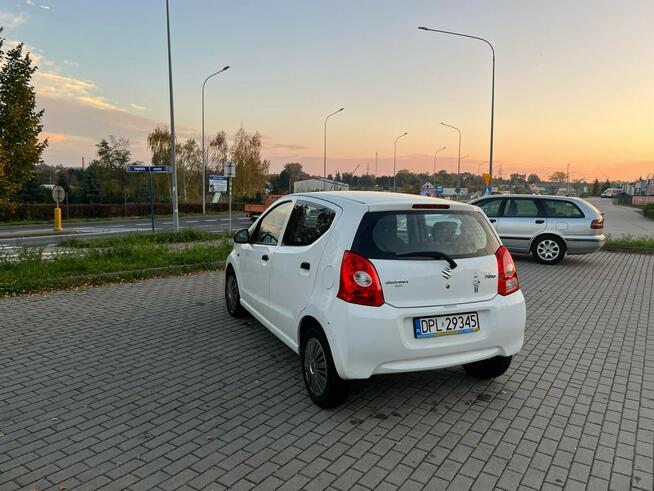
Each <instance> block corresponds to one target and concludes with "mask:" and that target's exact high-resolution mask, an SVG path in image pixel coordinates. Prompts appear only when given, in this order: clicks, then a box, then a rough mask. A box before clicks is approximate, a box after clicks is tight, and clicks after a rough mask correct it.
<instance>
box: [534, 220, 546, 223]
mask: <svg viewBox="0 0 654 491" xmlns="http://www.w3.org/2000/svg"><path fill="white" fill-rule="evenodd" d="M536 223H545V220H536Z"/></svg>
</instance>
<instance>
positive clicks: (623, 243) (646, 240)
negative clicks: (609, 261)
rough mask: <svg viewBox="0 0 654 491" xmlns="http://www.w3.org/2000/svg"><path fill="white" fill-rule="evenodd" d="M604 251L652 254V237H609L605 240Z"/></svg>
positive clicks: (653, 241) (653, 242)
mask: <svg viewBox="0 0 654 491" xmlns="http://www.w3.org/2000/svg"><path fill="white" fill-rule="evenodd" d="M604 250H605V251H615V252H635V253H644V254H654V237H637V236H633V235H623V236H620V237H611V236H609V237H608V239H607V240H606V245H605V246H604Z"/></svg>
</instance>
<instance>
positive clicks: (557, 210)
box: [543, 199, 584, 218]
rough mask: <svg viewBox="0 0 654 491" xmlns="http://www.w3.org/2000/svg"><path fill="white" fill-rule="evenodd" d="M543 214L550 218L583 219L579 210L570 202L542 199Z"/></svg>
mask: <svg viewBox="0 0 654 491" xmlns="http://www.w3.org/2000/svg"><path fill="white" fill-rule="evenodd" d="M543 206H544V207H545V214H546V215H547V216H548V217H550V218H584V214H583V213H582V212H581V210H580V209H579V208H578V207H577V205H575V204H574V203H571V202H570V201H563V200H555V199H544V200H543Z"/></svg>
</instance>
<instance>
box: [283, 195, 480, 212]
mask: <svg viewBox="0 0 654 491" xmlns="http://www.w3.org/2000/svg"><path fill="white" fill-rule="evenodd" d="M293 196H298V197H300V196H306V197H309V198H317V199H324V200H326V201H330V202H332V203H334V204H338V205H346V206H347V205H348V204H349V205H355V206H356V205H361V206H366V207H367V208H369V209H376V208H385V209H387V208H389V207H392V206H403V205H404V206H406V205H413V204H431V205H437V204H443V205H449V206H450V208H452V209H465V208H468V207H469V206H470V205H467V204H465V203H460V202H457V201H450V200H446V199H441V198H431V197H429V196H421V195H418V194H406V193H391V192H384V191H318V192H314V193H298V194H295V195H293Z"/></svg>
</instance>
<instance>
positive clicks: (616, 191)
mask: <svg viewBox="0 0 654 491" xmlns="http://www.w3.org/2000/svg"><path fill="white" fill-rule="evenodd" d="M621 194H623V193H622V189H620V188H607V189H605V190H604V191H603V192H602V194H600V198H615V197H617V196H620V195H621Z"/></svg>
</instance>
